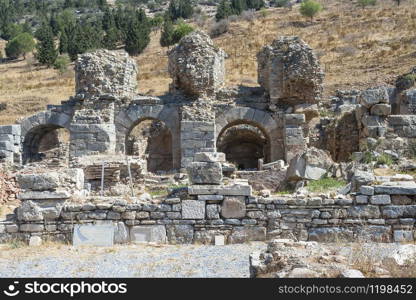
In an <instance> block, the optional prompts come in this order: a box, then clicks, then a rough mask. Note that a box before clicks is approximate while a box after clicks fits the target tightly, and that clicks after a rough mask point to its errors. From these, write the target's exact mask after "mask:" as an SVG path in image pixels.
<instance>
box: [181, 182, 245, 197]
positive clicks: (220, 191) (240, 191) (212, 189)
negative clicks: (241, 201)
mask: <svg viewBox="0 0 416 300" xmlns="http://www.w3.org/2000/svg"><path fill="white" fill-rule="evenodd" d="M251 192H252V189H251V186H250V185H243V184H233V185H191V186H189V187H188V193H189V195H223V196H251Z"/></svg>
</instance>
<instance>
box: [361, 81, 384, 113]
mask: <svg viewBox="0 0 416 300" xmlns="http://www.w3.org/2000/svg"><path fill="white" fill-rule="evenodd" d="M358 101H359V103H360V104H361V105H363V106H364V107H366V108H370V107H371V106H373V105H375V104H378V103H389V94H388V92H387V89H386V88H385V87H383V86H381V87H376V88H370V89H367V90H364V91H362V92H361V94H360V95H359V100H358Z"/></svg>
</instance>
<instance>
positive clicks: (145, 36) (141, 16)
mask: <svg viewBox="0 0 416 300" xmlns="http://www.w3.org/2000/svg"><path fill="white" fill-rule="evenodd" d="M128 28H129V29H128V31H127V33H126V39H125V47H124V49H125V50H126V51H127V52H128V53H129V54H130V55H137V54H139V53H141V52H143V50H144V49H145V48H146V46H147V45H148V44H149V42H150V36H149V34H150V30H149V24H148V21H147V18H146V14H145V13H144V11H143V10H140V11H139V12H138V13H137V14H136V16H135V17H133V18H131V19H130V24H129V26H128Z"/></svg>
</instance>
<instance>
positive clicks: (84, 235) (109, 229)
mask: <svg viewBox="0 0 416 300" xmlns="http://www.w3.org/2000/svg"><path fill="white" fill-rule="evenodd" d="M72 243H73V245H74V246H84V245H89V246H113V245H114V225H113V224H111V223H108V224H75V226H74V232H73V239H72Z"/></svg>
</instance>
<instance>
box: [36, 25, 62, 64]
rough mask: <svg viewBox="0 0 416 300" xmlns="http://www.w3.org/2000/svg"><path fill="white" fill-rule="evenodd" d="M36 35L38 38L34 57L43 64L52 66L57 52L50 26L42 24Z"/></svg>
mask: <svg viewBox="0 0 416 300" xmlns="http://www.w3.org/2000/svg"><path fill="white" fill-rule="evenodd" d="M36 37H37V39H38V43H37V45H36V49H37V53H36V59H37V60H38V61H39V62H40V63H41V64H43V65H47V66H48V67H50V66H52V65H53V63H54V62H55V59H56V57H57V56H58V52H57V51H56V49H55V42H54V40H53V33H52V29H51V27H50V26H49V25H47V24H44V25H43V26H42V27H41V28H40V29H39V30H38V31H37V32H36Z"/></svg>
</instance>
